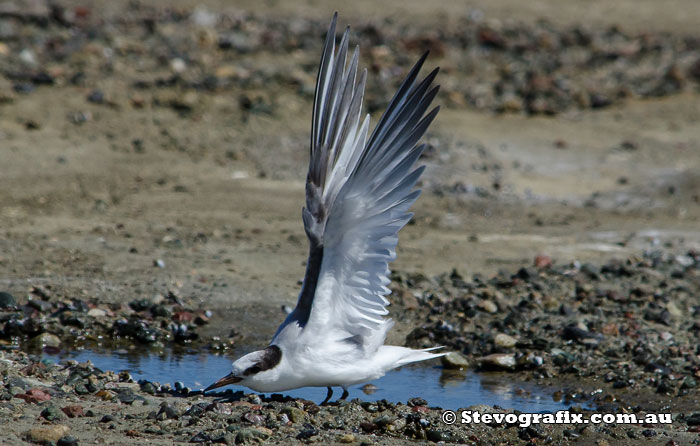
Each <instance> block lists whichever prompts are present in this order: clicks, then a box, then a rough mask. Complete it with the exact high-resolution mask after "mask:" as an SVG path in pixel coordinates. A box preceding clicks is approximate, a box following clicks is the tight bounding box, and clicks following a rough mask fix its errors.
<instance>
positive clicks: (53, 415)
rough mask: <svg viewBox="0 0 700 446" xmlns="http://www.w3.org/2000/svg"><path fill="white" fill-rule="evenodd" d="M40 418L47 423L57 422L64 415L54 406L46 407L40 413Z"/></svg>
mask: <svg viewBox="0 0 700 446" xmlns="http://www.w3.org/2000/svg"><path fill="white" fill-rule="evenodd" d="M41 416H42V418H44V419H46V420H47V421H58V420H62V419H64V418H65V415H64V414H63V412H61V410H59V408H58V407H56V406H48V407H46V408H44V410H42V411H41Z"/></svg>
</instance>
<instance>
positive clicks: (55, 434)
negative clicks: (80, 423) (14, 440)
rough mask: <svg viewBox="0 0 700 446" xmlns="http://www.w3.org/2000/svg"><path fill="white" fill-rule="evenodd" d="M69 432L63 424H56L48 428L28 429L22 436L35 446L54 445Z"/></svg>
mask: <svg viewBox="0 0 700 446" xmlns="http://www.w3.org/2000/svg"><path fill="white" fill-rule="evenodd" d="M68 432H70V428H69V427H68V426H65V425H63V424H56V425H53V426H49V427H37V428H34V429H29V430H28V431H25V432H24V433H23V434H22V437H23V438H25V439H26V440H27V441H29V442H30V443H36V444H55V443H56V442H58V440H59V439H60V438H61V437H64V436H65V435H66V434H68Z"/></svg>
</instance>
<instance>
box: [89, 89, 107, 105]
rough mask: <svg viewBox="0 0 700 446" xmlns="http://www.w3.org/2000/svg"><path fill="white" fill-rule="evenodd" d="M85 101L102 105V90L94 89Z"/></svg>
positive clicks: (103, 100) (103, 95)
mask: <svg viewBox="0 0 700 446" xmlns="http://www.w3.org/2000/svg"><path fill="white" fill-rule="evenodd" d="M87 100H88V102H92V103H93V104H104V102H105V94H104V93H103V92H102V90H99V89H95V90H92V91H91V92H90V94H89V95H88V96H87Z"/></svg>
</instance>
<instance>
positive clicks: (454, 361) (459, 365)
mask: <svg viewBox="0 0 700 446" xmlns="http://www.w3.org/2000/svg"><path fill="white" fill-rule="evenodd" d="M440 361H442V365H443V366H444V367H445V368H447V369H457V370H464V369H467V368H469V361H468V360H467V358H465V357H464V356H463V355H462V354H460V353H457V352H449V353H448V354H446V355H445V356H442V357H441V358H440Z"/></svg>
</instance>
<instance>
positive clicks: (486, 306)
mask: <svg viewBox="0 0 700 446" xmlns="http://www.w3.org/2000/svg"><path fill="white" fill-rule="evenodd" d="M477 306H478V307H479V308H480V309H482V310H484V311H485V312H487V313H491V314H494V313H497V312H498V306H497V305H496V304H495V303H493V302H492V301H490V300H482V301H481V302H479V304H478V305H477Z"/></svg>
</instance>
